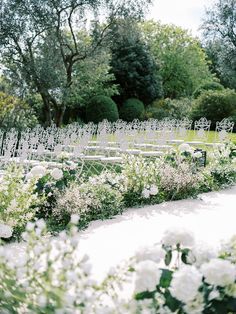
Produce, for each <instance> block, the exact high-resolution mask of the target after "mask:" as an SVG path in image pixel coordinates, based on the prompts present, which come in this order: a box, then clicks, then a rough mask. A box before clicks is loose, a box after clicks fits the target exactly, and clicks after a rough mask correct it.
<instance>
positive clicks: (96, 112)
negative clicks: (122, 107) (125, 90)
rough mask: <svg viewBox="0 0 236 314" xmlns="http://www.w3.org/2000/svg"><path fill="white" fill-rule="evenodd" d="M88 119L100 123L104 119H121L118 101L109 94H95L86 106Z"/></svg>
mask: <svg viewBox="0 0 236 314" xmlns="http://www.w3.org/2000/svg"><path fill="white" fill-rule="evenodd" d="M86 117H87V121H88V122H90V121H92V122H94V123H99V122H101V121H103V120H105V119H106V120H108V121H110V122H115V121H116V120H118V119H119V113H118V108H117V105H116V103H115V102H114V101H113V100H112V99H111V98H109V97H107V96H102V95H100V96H95V97H93V98H92V99H91V100H90V102H89V103H88V105H87V106H86Z"/></svg>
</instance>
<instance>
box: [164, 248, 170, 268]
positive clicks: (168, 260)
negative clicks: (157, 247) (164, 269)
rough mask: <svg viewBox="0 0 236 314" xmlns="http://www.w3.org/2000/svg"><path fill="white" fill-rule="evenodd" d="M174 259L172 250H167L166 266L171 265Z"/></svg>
mask: <svg viewBox="0 0 236 314" xmlns="http://www.w3.org/2000/svg"><path fill="white" fill-rule="evenodd" d="M171 261H172V251H167V253H166V256H165V264H166V266H169V265H170V263H171Z"/></svg>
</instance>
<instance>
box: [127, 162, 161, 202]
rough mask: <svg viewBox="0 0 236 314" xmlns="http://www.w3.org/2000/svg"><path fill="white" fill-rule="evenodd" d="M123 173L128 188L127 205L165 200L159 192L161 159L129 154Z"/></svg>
mask: <svg viewBox="0 0 236 314" xmlns="http://www.w3.org/2000/svg"><path fill="white" fill-rule="evenodd" d="M122 175H123V176H124V177H125V178H126V182H127V189H126V193H125V202H126V205H127V206H132V205H138V204H142V203H152V202H153V203H159V202H160V201H162V200H163V198H162V194H161V193H159V184H160V175H159V160H158V159H155V161H150V160H147V159H145V158H142V157H137V156H127V157H126V158H125V162H124V166H123V170H122Z"/></svg>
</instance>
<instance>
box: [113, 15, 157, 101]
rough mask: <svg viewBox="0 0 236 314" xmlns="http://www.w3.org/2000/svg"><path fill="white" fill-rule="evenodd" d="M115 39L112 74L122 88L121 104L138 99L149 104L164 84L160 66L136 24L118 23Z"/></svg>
mask: <svg viewBox="0 0 236 314" xmlns="http://www.w3.org/2000/svg"><path fill="white" fill-rule="evenodd" d="M112 39H113V40H112V45H111V54H112V59H111V67H112V69H111V71H112V73H114V76H115V83H116V84H118V85H119V96H118V97H116V99H117V101H118V103H119V104H122V103H123V102H124V101H125V100H127V99H128V98H133V97H135V98H138V99H140V100H141V101H143V102H144V104H146V105H147V104H149V103H151V102H152V101H153V100H155V99H156V98H160V97H161V96H162V84H161V78H160V75H159V73H158V66H157V64H156V63H155V60H154V58H153V56H152V55H151V52H150V50H149V47H148V46H147V44H145V42H144V41H143V39H142V37H141V36H140V32H139V30H138V29H137V27H136V25H134V24H131V23H130V21H119V25H118V27H116V29H115V30H113V36H112Z"/></svg>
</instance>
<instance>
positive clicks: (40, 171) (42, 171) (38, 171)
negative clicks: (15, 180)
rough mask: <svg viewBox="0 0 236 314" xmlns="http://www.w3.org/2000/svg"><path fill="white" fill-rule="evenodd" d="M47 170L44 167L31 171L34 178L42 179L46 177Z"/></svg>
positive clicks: (37, 167)
mask: <svg viewBox="0 0 236 314" xmlns="http://www.w3.org/2000/svg"><path fill="white" fill-rule="evenodd" d="M46 172H47V170H46V168H45V167H44V166H35V167H33V168H32V169H31V170H30V173H31V175H32V176H34V177H39V178H42V177H43V176H45V174H46Z"/></svg>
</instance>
